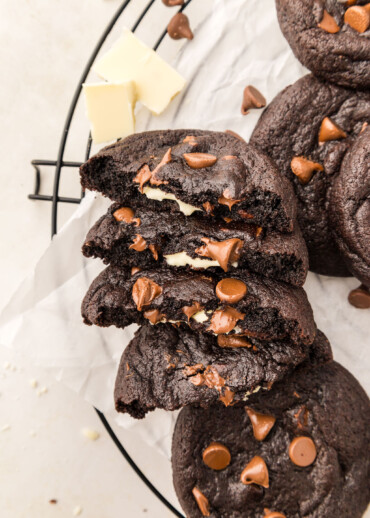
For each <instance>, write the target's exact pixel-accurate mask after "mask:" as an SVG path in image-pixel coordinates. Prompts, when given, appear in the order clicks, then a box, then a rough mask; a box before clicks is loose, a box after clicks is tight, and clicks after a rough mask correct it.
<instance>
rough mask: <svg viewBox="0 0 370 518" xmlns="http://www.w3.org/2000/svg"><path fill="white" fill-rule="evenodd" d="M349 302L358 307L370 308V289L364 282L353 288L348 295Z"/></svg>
mask: <svg viewBox="0 0 370 518" xmlns="http://www.w3.org/2000/svg"><path fill="white" fill-rule="evenodd" d="M348 302H349V303H350V304H352V306H354V307H355V308H358V309H368V308H370V291H369V289H368V288H367V287H366V286H364V285H363V284H362V285H361V286H359V287H358V288H356V289H355V290H352V291H351V292H350V294H349V295H348Z"/></svg>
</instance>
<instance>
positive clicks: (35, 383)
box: [30, 379, 38, 388]
mask: <svg viewBox="0 0 370 518" xmlns="http://www.w3.org/2000/svg"><path fill="white" fill-rule="evenodd" d="M30 386H31V387H32V388H36V387H37V386H38V382H37V380H35V379H31V380H30Z"/></svg>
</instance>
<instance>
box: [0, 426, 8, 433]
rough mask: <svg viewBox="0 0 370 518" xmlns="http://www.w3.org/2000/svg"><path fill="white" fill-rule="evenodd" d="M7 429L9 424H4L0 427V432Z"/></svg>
mask: <svg viewBox="0 0 370 518" xmlns="http://www.w3.org/2000/svg"><path fill="white" fill-rule="evenodd" d="M8 430H10V424H4V426H2V427H1V428H0V432H6V431H8Z"/></svg>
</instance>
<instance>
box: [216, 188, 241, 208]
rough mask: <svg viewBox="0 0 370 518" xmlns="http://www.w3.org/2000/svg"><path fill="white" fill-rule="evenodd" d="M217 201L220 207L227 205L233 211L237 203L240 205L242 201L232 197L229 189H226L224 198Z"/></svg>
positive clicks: (223, 194) (221, 197)
mask: <svg viewBox="0 0 370 518" xmlns="http://www.w3.org/2000/svg"><path fill="white" fill-rule="evenodd" d="M217 201H218V203H219V204H220V205H226V206H227V207H229V210H231V208H232V207H233V206H234V205H235V204H236V203H240V200H234V199H233V198H232V197H231V195H230V191H229V189H225V190H224V192H223V193H222V196H220V197H219V198H218V200H217Z"/></svg>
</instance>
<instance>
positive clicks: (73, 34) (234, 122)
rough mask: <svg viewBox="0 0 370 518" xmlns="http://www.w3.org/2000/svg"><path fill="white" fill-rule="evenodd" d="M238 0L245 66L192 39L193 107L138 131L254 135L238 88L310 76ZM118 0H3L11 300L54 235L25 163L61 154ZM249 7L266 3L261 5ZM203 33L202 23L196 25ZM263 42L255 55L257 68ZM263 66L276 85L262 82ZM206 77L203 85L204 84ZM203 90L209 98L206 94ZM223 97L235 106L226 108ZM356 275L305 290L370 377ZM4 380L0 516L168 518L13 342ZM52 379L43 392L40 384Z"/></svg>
mask: <svg viewBox="0 0 370 518" xmlns="http://www.w3.org/2000/svg"><path fill="white" fill-rule="evenodd" d="M200 1H201V2H202V4H201V5H202V8H204V7H205V5H206V3H207V1H208V0H207V1H206V0H198V4H197V8H195V7H193V8H192V10H190V11H189V12H190V14H191V16H193V18H195V19H198V17H199V16H200V13H199V11H200V9H199V5H200V4H199V2H200ZM232 1H233V4H231V1H230V0H229V3H228V5H229V6H230V5H234V6H237V9H240V12H238V11H237V10H236V11H235V13H234V15H238V16H239V25H238V29H237V30H233V31H232V32H231V31H230V30H228V31H227V29H230V27H228V25H227V24H226V25H225V24H224V27H223V28H224V29H225V31H226V32H227V34H228V35H229V36H228V37H229V38H231V41H232V42H234V47H235V48H238V42H240V41H241V38H244V39H245V41H246V42H247V45H246V47H247V49H248V52H249V53H248V52H245V53H243V55H242V56H241V55H239V56H238V59H239V60H241V61H240V62H238V63H235V61H231V66H230V68H229V69H228V70H229V72H228V74H225V73H224V70H223V69H222V70H221V69H220V68H217V61H218V62H219V61H220V57H219V54H215V52H213V46H212V38H209V40H208V41H207V44H204V45H203V46H202V52H196V53H194V51H195V45H197V40H195V41H194V42H193V43H191V44H190V45H189V47H188V51H187V52H184V53H181V54H180V56H179V58H178V60H177V65H178V67H179V68H180V70H183V72H184V73H186V74H189V75H187V77H192V74H190V73H189V72H190V70H194V69H196V70H197V75H196V76H194V81H192V86H191V88H189V89H188V90H187V92H186V100H185V102H184V103H182V104H181V106H180V108H179V109H178V105H174V107H173V108H172V109H170V110H169V112H168V113H167V114H166V115H165V116H164V117H163V118H162V119H160V120H159V122H158V119H157V120H153V119H149V120H148V118H147V116H146V114H145V113H143V112H142V113H140V114H139V124H140V125H141V127H144V125H147V126H148V127H153V124H154V125H157V127H158V124H161V123H162V124H167V125H169V124H171V125H178V124H181V125H187V126H191V125H192V124H194V125H196V124H200V122H201V120H203V121H204V116H205V115H206V116H207V119H208V121H207V122H208V124H207V127H212V128H219V129H225V128H226V127H232V129H234V130H236V131H238V132H240V133H241V134H243V135H244V136H246V137H247V136H248V135H249V133H250V130H251V128H252V126H253V124H254V122H255V120H256V118H257V117H258V114H253V115H251V117H250V118H248V121H247V124H246V123H245V120H243V119H242V118H241V116H240V115H239V114H237V113H238V108H239V102H240V101H239V98H238V96H237V95H233V91H235V90H234V89H235V88H241V87H242V86H243V85H244V84H247V83H253V84H256V86H258V87H260V88H261V89H262V90H263V91H264V92H265V93H266V94H267V97H268V99H271V98H272V97H273V95H275V93H276V92H277V91H279V90H280V89H281V88H282V87H283V86H284V85H285V84H287V83H288V82H290V81H293V80H294V79H295V78H296V77H299V75H300V74H301V73H302V71H301V68H300V67H299V65H298V64H297V63H296V61H295V60H294V58H292V56H291V53H290V51H289V49H288V48H287V46H286V48H284V49H283V53H282V57H283V59H282V61H281V62H280V65H279V67H275V69H274V67H273V66H270V67H269V63H268V61H269V59H270V58H271V57H273V56H274V52H276V51H277V49H278V48H279V45H281V39H279V34H278V33H277V32H274V34H271V38H269V40H268V41H267V40H266V41H265V42H264V45H263V49H262V53H261V45H259V42H258V39H257V38H256V37H255V34H253V32H252V31H251V32H247V33H245V30H244V28H245V26H247V25H248V23H250V25H251V26H253V27H255V25H254V24H253V23H251V20H250V18H249V13H248V12H247V10H246V9H243V2H242V1H240V0H232ZM251 2H252V0H251ZM146 3H147V2H146V1H144V0H132V5H131V6H130V10H129V12H128V14H127V19H126V24H127V25H128V26H130V24H131V21H132V20H133V19H134V15H135V13H137V11H138V10H139V9H141V8H142V6H143V5H145V4H146ZM157 3H159V5H157V7H158V13H157V14H153V17H152V18H151V19H150V23H147V24H145V23H144V24H143V26H142V27H141V30H140V36H141V37H142V38H143V39H144V40H145V41H147V42H148V43H152V42H153V41H155V39H156V36H157V35H158V33H159V30H158V29H157V27H158V26H157V25H156V24H157V23H159V20H162V17H163V16H167V17H168V16H170V13H171V11H169V10H166V9H165V8H164V7H163V6H162V5H161V3H160V2H159V0H157ZM193 3H194V4H195V3H196V2H193ZM119 4H120V1H119V0H105V1H104V0H84V1H83V0H81V1H79V2H78V3H77V2H76V1H75V0H63V1H61V0H54V2H50V1H49V2H46V1H45V0H32V2H30V1H28V0H17V2H14V0H2V2H1V5H0V38H1V40H0V42H1V43H2V49H6V52H2V53H1V55H0V59H1V64H2V70H3V72H4V71H5V74H4V76H5V78H6V79H5V81H2V82H1V83H0V99H1V101H2V105H3V106H7V107H8V109H6V110H2V111H1V112H0V117H1V122H2V128H5V129H4V130H3V135H2V137H3V138H2V145H3V153H2V156H3V167H2V170H1V175H2V179H3V181H2V191H1V194H0V196H1V204H0V211H1V218H0V233H1V242H2V243H7V244H8V246H7V247H6V248H5V247H4V246H3V254H2V256H1V264H2V266H3V268H2V269H1V272H0V276H1V286H2V290H1V292H0V305H3V304H4V303H5V302H6V300H7V298H8V297H9V294H10V292H11V291H13V289H14V287H15V286H16V285H17V284H18V283H19V281H20V280H21V279H22V277H23V276H24V275H25V274H27V273H30V272H32V270H33V268H34V265H35V262H36V259H37V258H38V256H39V255H40V253H41V251H42V250H43V249H44V248H45V247H46V246H47V244H48V242H49V228H50V207H49V205H48V204H47V203H40V202H39V203H35V202H30V201H28V200H27V198H26V195H27V194H28V193H29V192H30V191H31V190H32V186H33V173H32V170H31V168H30V166H29V161H30V160H31V159H32V158H50V159H53V158H55V156H56V152H57V143H58V140H59V136H60V133H61V129H62V126H63V123H64V117H65V113H66V110H67V108H68V105H69V102H70V98H71V95H72V93H73V91H74V88H75V84H76V82H77V80H78V78H79V75H80V73H81V70H82V67H83V65H84V63H85V61H86V59H87V57H88V55H89V53H90V50H91V47H92V46H93V45H94V43H95V42H96V40H97V38H98V36H99V35H100V33H101V32H102V30H103V28H104V27H105V25H106V23H107V21H108V20H109V19H110V17H111V16H112V14H113V12H114V11H115V10H116V9H117V7H118V6H119ZM254 4H255V5H256V6H257V4H259V3H258V2H254ZM262 4H263V5H262ZM266 6H269V8H270V12H269V15H271V13H272V12H273V11H272V9H273V2H272V0H265V1H264V2H263V3H261V5H260V6H259V7H258V9H262V11H261V14H263V11H264V9H265V10H266ZM265 12H266V11H265ZM254 14H255V15H256V14H258V13H254ZM272 16H273V15H272ZM270 19H271V16H265V17H264V18H262V20H266V23H267V21H270ZM162 23H163V21H162ZM212 23H213V25H212V26H211V27H210V29H211V33H212V34H213V36H214V35H215V34H218V33H217V30H218V25H217V23H219V21H217V20H214V22H212ZM230 23H231V22H230ZM232 28H233V29H235V26H234V27H232ZM204 30H205V27H204V25H202V26H201V27H200V28H199V34H201V33H202V31H204ZM208 33H209V32H208ZM113 37H114V36H113ZM198 41H199V40H198ZM203 41H204V40H203ZM223 41H226V38H225V39H224V40H223ZM191 46H193V47H191ZM166 47H167V48H166ZM179 47H180V44H178V43H174V42H170V45H168V44H167V45H165V50H167V51H168V52H169V53H171V52H174V51H175V50H176V49H177V48H179ZM220 49H221V51H222V52H225V53H226V54H225V56H226V58H227V57H228V58H230V54H229V53H227V48H226V46H222V45H221V47H220ZM256 51H257V52H258V53H259V54H258V56H259V60H257V61H255V62H254V64H253V66H252V65H251V63H252V58H253V56H255V55H256ZM189 56H193V57H194V59H193V57H191V58H190V57H189ZM243 60H244V61H243ZM241 64H242V65H241ZM192 67H193V68H192ZM210 73H213V79H214V80H215V81H216V87H214V85H213V86H212V85H211V84H210V82H209V81H207V79H208V78H209V77H211V75H210ZM267 73H268V74H269V75H270V76H271V77H273V81H270V82H269V81H267V80H266V79H263V78H265V77H266V76H267ZM197 82H198V86H199V85H200V86H201V87H202V88H201V89H200V90H199V88H198V90H197V95H195V91H196V88H197V86H196V85H197ZM205 84H206V85H207V86H206V87H203V85H205ZM230 85H232V87H231V86H230ZM199 91H200V92H201V95H198V93H199ZM226 98H227V99H228V103H225V99H226ZM175 113H176V118H175V119H174V115H175ZM230 113H232V114H233V113H235V115H229V114H230ZM161 127H164V126H161ZM86 129H87V124H86V120H85V119H84V117H83V116H82V115H81V112H80V113H79V117H78V119H77V121H76V124H75V126H74V135H75V137H74V138H73V139H72V140H71V141H70V142H69V144H68V149H67V158H68V159H70V160H80V159H81V145H82V142H83V141H84V139H85V138H86ZM48 175H49V176H51V171H47V170H45V171H44V172H43V190H44V192H47V193H49V192H50V188H51V184H50V181H49V180H50V178H49V176H48ZM63 178H64V180H63V183H62V194H66V195H68V194H72V195H74V194H76V192H78V178H77V177H76V175H75V174H73V172H72V170H70V171H69V170H67V171H66V172H65V174H64V175H63ZM74 209H75V207H73V206H72V207H71V206H66V207H62V209H61V212H60V223H62V222H63V221H65V220H66V218H67V217H68V216H69V215H70V214H71V213H72V211H73V210H74ZM46 269H47V266H45V278H47V277H48V276H49V274H50V272H49V271H46ZM41 276H42V271H41ZM355 284H356V283H355V281H353V280H347V281H338V280H335V279H332V280H328V279H323V278H320V277H318V276H313V275H310V277H309V281H308V283H307V285H306V288H307V290H308V293H309V296H310V299H311V301H312V303H313V306H314V311H315V317H316V319H317V321H318V324H319V326H320V327H321V328H322V329H323V330H324V331H325V332H327V333H328V335H329V337H330V339H331V340H332V342H333V347H334V349H335V353H336V357H337V358H338V359H339V360H340V361H341V362H342V363H343V364H344V365H346V366H348V367H350V368H351V370H352V371H353V372H355V374H356V375H357V376H358V377H359V378H360V379H361V381H362V382H363V383H364V384H366V382H368V379H367V378H368V376H367V370H366V366H368V363H367V362H368V355H367V354H366V349H365V347H366V343H367V340H368V334H366V329H367V330H368V327H367V328H366V325H367V323H368V322H366V315H365V314H364V313H363V312H359V311H358V310H355V309H353V308H351V307H350V306H348V305H347V304H346V303H345V298H346V293H347V291H348V289H349V287H350V286H353V285H355ZM367 332H368V331H367ZM33 336H34V335H32V338H33ZM51 341H53V335H51ZM39 345H40V344H38V343H37V339H36V337H35V338H34V339H32V340H29V341H28V343H27V346H28V347H29V348H30V349H32V351H31V354H30V356H32V352H33V351H34V350H36V349H37V347H38V346H39ZM14 365H15V366H16V367H15V368H14V367H13V366H14ZM30 379H36V380H38V386H37V387H36V388H33V387H31V385H30V382H29V381H30ZM0 380H1V383H0V416H1V417H0V430H2V428H3V427H4V430H3V431H1V432H0V463H1V465H2V469H0V502H1V503H2V502H5V504H4V505H1V516H5V518H8V517H15V516H17V517H18V516H19V517H23V516H24V517H27V518H33V517H36V516H37V517H39V516H42V517H44V516H45V517H46V518H48V517H49V516H50V517H51V516H63V517H64V516H69V515H71V516H73V510H74V508H76V507H77V506H81V507H82V508H83V515H84V516H85V515H86V516H88V517H91V518H95V517H100V518H102V517H104V518H105V517H107V518H111V517H113V518H115V517H116V516H117V517H118V516H125V517H126V516H127V517H136V516H145V515H148V516H150V517H156V516H158V517H159V516H162V517H164V516H170V515H169V513H167V512H166V510H165V509H164V508H163V507H162V505H161V504H160V503H159V502H157V501H156V500H155V499H154V497H152V496H151V495H150V494H149V492H148V491H147V490H146V488H144V487H143V485H142V484H141V482H140V481H139V480H138V479H137V478H136V475H135V474H133V473H132V472H131V470H130V469H129V468H128V467H127V466H126V464H125V463H124V461H123V460H121V458H120V457H119V456H118V454H117V452H116V450H115V446H114V445H113V444H112V443H111V442H110V439H109V438H108V437H107V436H106V434H105V433H104V431H103V430H102V427H101V426H100V424H99V422H98V421H97V419H96V416H95V414H94V413H93V411H92V409H91V408H90V406H89V405H87V403H85V402H83V401H82V400H81V399H80V398H77V397H76V396H75V395H74V394H73V393H71V392H70V391H69V390H67V389H66V388H64V386H61V385H59V384H57V383H56V382H54V381H53V379H52V378H51V377H50V376H48V375H47V374H46V373H45V371H40V370H39V369H37V368H36V367H33V366H32V362H31V364H30V361H29V360H25V358H24V356H23V357H22V358H19V357H15V356H13V355H12V353H11V352H9V351H6V350H4V349H0ZM43 387H47V389H48V390H47V392H44V391H43V390H42V389H43ZM40 390H41V394H40V395H38V391H40ZM8 426H9V428H8ZM84 427H89V428H93V429H97V430H99V431H100V432H101V437H100V438H99V439H98V441H96V442H90V441H89V440H87V439H86V438H85V437H83V436H82V435H81V429H82V428H84ZM119 434H120V436H123V437H124V441H125V444H127V445H128V448H129V450H130V451H134V452H135V458H137V459H138V460H139V463H140V465H141V466H142V467H143V469H144V471H145V472H146V473H149V474H151V475H152V476H153V478H154V479H155V481H156V484H157V486H158V487H160V488H161V489H163V490H164V491H165V492H166V494H167V495H168V496H169V497H170V498H171V499H173V501H175V498H174V495H173V490H172V486H171V481H170V473H169V469H168V468H169V466H168V462H167V461H166V459H165V458H164V457H162V456H161V455H160V454H158V453H157V451H156V450H155V449H153V448H148V447H147V446H146V445H145V443H144V442H143V441H141V440H139V439H138V437H137V435H136V434H135V433H132V432H130V431H125V430H120V431H119ZM159 473H160V475H161V476H160V477H159V476H158V474H159ZM53 498H55V499H57V500H58V503H57V504H55V505H53V504H50V503H49V500H50V499H53ZM145 510H146V511H145Z"/></svg>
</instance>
